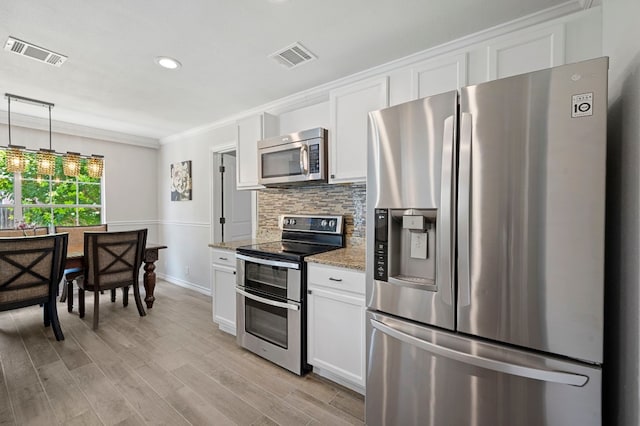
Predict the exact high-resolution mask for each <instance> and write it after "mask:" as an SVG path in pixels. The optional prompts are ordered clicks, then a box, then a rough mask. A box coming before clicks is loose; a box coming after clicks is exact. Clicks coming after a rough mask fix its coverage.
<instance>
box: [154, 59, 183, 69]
mask: <svg viewBox="0 0 640 426" xmlns="http://www.w3.org/2000/svg"><path fill="white" fill-rule="evenodd" d="M155 61H156V64H158V65H160V66H161V67H162V68H166V69H168V70H175V69H178V68H180V67H181V66H182V64H181V63H180V62H178V61H177V60H175V59H173V58H170V57H168V56H156V59H155Z"/></svg>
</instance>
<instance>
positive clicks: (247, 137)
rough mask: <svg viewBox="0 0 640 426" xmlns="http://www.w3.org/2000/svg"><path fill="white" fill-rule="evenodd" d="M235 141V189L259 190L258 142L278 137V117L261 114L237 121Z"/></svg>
mask: <svg viewBox="0 0 640 426" xmlns="http://www.w3.org/2000/svg"><path fill="white" fill-rule="evenodd" d="M237 125H238V136H237V141H236V166H237V168H236V183H237V189H259V188H263V186H261V185H259V184H258V141H259V140H261V139H264V138H268V137H271V136H278V117H276V116H273V115H271V114H267V113H263V114H258V115H252V116H250V117H246V118H243V119H241V120H238V122H237Z"/></svg>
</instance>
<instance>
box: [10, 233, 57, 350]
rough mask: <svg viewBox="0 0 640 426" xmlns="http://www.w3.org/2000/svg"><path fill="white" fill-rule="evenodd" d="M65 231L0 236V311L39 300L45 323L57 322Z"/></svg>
mask: <svg viewBox="0 0 640 426" xmlns="http://www.w3.org/2000/svg"><path fill="white" fill-rule="evenodd" d="M67 241H68V237H67V235H66V234H52V235H44V236H35V237H15V238H0V311H6V310H9V309H16V308H22V307H25V306H31V305H38V304H43V305H44V308H45V313H44V322H45V326H47V325H49V324H50V323H51V322H53V325H54V327H53V328H54V332H55V334H56V339H58V340H62V339H64V336H63V335H62V331H61V330H60V325H59V323H58V314H57V310H56V295H57V293H58V283H59V282H60V280H61V279H62V273H63V272H62V271H63V270H64V262H65V260H66V255H67Z"/></svg>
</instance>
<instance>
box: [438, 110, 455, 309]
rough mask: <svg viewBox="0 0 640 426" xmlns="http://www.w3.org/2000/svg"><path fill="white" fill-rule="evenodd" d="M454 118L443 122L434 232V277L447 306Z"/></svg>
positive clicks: (451, 255) (449, 302)
mask: <svg viewBox="0 0 640 426" xmlns="http://www.w3.org/2000/svg"><path fill="white" fill-rule="evenodd" d="M453 129H454V116H453V115H451V116H449V117H447V118H446V119H445V120H444V135H443V136H442V171H441V176H440V179H441V180H440V181H441V182H442V189H441V192H440V215H439V216H440V228H439V229H438V230H437V231H436V232H437V233H438V236H437V237H436V239H437V240H438V251H437V253H438V274H437V276H436V280H437V283H436V285H437V287H438V288H439V289H440V291H441V293H440V294H441V295H442V300H443V302H444V303H446V304H447V305H450V306H452V305H453V294H452V293H453V290H452V287H453V285H452V277H453V272H452V268H451V265H452V259H453V258H454V253H453V250H452V249H451V248H452V244H451V243H452V241H451V239H452V235H453V232H452V229H451V228H452V223H451V222H452V218H451V214H452V211H451V210H452V207H453V199H452V194H453V190H452V188H453V187H454V184H455V183H454V180H453V179H454V174H453V171H454V170H455V168H454V165H453V158H454V156H453V149H454V145H453V143H454V136H455V135H454V131H453Z"/></svg>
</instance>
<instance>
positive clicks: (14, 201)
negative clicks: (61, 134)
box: [0, 149, 103, 228]
mask: <svg viewBox="0 0 640 426" xmlns="http://www.w3.org/2000/svg"><path fill="white" fill-rule="evenodd" d="M26 156H27V159H28V165H27V170H26V171H25V172H24V173H15V174H14V173H9V172H7V169H6V151H5V150H2V149H0V228H14V227H15V225H17V224H18V223H20V222H24V223H26V224H28V225H37V226H49V225H72V226H73V225H97V224H100V223H103V221H102V182H101V179H96V178H91V177H89V176H88V174H87V160H86V159H84V158H83V159H82V160H81V167H80V175H79V176H78V177H77V178H76V177H68V176H65V175H64V174H63V173H62V157H61V156H57V157H56V173H55V175H54V176H38V174H37V167H36V154H35V153H26Z"/></svg>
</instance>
